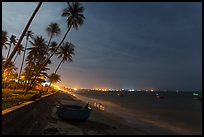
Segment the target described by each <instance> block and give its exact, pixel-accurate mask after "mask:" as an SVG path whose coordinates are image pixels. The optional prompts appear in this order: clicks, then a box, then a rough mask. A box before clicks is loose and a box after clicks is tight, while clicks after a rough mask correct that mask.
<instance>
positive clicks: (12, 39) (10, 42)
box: [6, 35, 16, 59]
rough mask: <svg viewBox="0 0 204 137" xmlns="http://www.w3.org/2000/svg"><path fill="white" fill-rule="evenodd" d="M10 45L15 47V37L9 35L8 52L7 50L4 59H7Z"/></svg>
mask: <svg viewBox="0 0 204 137" xmlns="http://www.w3.org/2000/svg"><path fill="white" fill-rule="evenodd" d="M12 45H14V46H15V45H16V36H15V35H11V37H10V38H9V50H8V53H7V56H6V59H8V56H9V54H10V50H11V46H12Z"/></svg>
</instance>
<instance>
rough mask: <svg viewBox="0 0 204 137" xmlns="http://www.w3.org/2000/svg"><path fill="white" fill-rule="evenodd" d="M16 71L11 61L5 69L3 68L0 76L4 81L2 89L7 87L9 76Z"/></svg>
mask: <svg viewBox="0 0 204 137" xmlns="http://www.w3.org/2000/svg"><path fill="white" fill-rule="evenodd" d="M16 70H17V68H16V66H15V64H14V62H12V61H11V62H10V63H9V65H8V66H7V67H6V68H5V67H3V75H2V76H3V79H4V80H5V84H4V87H6V86H7V81H8V79H10V76H11V74H12V73H13V72H14V71H16Z"/></svg>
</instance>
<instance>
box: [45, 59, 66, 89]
mask: <svg viewBox="0 0 204 137" xmlns="http://www.w3.org/2000/svg"><path fill="white" fill-rule="evenodd" d="M62 61H63V59H62V60H61V61H60V63H59V65H58V66H57V69H56V70H55V73H54V74H56V73H57V71H58V69H59V67H60V65H61V64H62ZM51 84H52V81H50V84H49V85H48V88H47V90H46V91H48V90H49V88H50V86H51Z"/></svg>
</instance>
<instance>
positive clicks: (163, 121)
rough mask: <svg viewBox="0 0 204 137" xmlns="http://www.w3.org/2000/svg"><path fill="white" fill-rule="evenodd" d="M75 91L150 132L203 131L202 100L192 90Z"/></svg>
mask: <svg viewBox="0 0 204 137" xmlns="http://www.w3.org/2000/svg"><path fill="white" fill-rule="evenodd" d="M156 93H158V94H160V96H163V97H164V98H162V99H159V98H157V97H156ZM72 94H75V97H76V98H78V99H80V100H82V101H84V102H89V103H90V104H92V105H94V106H95V107H96V108H98V109H100V110H101V111H106V112H108V113H111V114H113V115H116V116H119V117H121V120H122V121H123V122H124V124H127V125H129V126H132V127H135V128H136V129H140V130H143V131H145V132H146V133H147V134H149V135H202V100H197V99H194V98H193V92H173V91H172V92H171V91H169V92H164V91H163V92H162V91H161V92H155V91H154V92H145V91H137V92H127V91H123V92H98V91H88V90H86V91H85V90H81V91H74V92H72ZM198 94H201V93H198Z"/></svg>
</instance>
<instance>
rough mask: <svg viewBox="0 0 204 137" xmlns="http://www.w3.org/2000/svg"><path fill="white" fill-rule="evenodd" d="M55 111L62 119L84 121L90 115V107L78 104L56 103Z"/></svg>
mask: <svg viewBox="0 0 204 137" xmlns="http://www.w3.org/2000/svg"><path fill="white" fill-rule="evenodd" d="M56 113H57V115H58V116H59V117H60V118H61V119H62V120H68V121H85V120H87V119H88V118H89V116H90V113H91V108H90V107H82V106H78V105H57V111H56Z"/></svg>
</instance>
